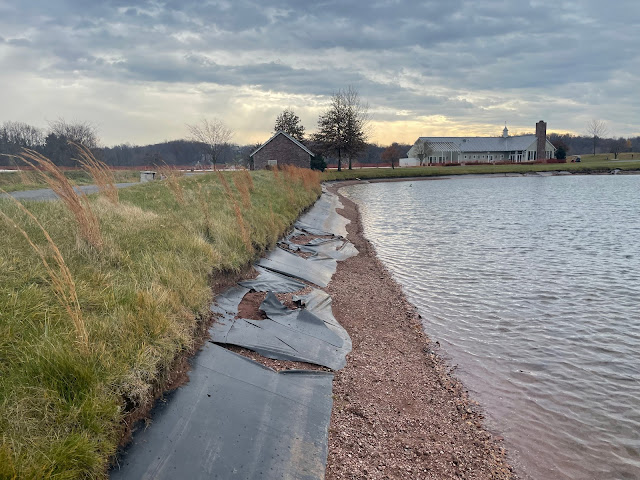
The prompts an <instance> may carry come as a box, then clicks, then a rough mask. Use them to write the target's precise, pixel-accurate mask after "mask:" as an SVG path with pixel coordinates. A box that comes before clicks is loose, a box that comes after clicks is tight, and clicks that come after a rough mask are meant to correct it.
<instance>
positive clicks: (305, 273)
mask: <svg viewBox="0 0 640 480" xmlns="http://www.w3.org/2000/svg"><path fill="white" fill-rule="evenodd" d="M257 264H258V265H259V266H261V267H264V268H266V269H268V270H271V271H274V272H277V273H281V274H283V275H288V276H290V277H296V278H300V279H302V280H306V281H307V282H311V283H313V284H315V285H318V286H320V287H326V286H327V285H329V282H330V281H331V277H332V276H333V274H334V273H336V268H337V261H336V260H335V259H334V258H331V257H328V256H326V255H314V256H311V257H309V258H302V257H300V256H298V255H296V254H295V253H291V252H288V251H287V250H284V249H282V248H274V249H273V250H272V251H270V252H269V253H268V254H267V256H266V257H264V258H261V259H260V260H258V263H257Z"/></svg>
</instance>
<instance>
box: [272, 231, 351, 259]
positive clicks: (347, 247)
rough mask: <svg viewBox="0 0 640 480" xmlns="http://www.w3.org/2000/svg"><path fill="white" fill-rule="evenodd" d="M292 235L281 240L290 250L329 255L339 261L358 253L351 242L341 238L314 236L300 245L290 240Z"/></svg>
mask: <svg viewBox="0 0 640 480" xmlns="http://www.w3.org/2000/svg"><path fill="white" fill-rule="evenodd" d="M292 236H295V235H292ZM292 236H289V237H287V239H285V240H284V241H283V242H282V243H284V244H285V245H287V247H288V248H289V249H290V250H292V251H300V252H305V253H311V254H312V255H320V256H324V257H330V258H333V259H335V260H337V261H339V262H340V261H342V260H346V259H347V258H351V257H354V256H356V255H357V254H358V250H357V249H356V247H355V246H354V245H353V243H351V242H349V241H347V240H344V239H342V238H337V237H336V238H314V239H313V240H311V241H309V242H307V243H305V244H303V245H300V244H297V243H294V242H292V241H291V240H290V239H291V237H292Z"/></svg>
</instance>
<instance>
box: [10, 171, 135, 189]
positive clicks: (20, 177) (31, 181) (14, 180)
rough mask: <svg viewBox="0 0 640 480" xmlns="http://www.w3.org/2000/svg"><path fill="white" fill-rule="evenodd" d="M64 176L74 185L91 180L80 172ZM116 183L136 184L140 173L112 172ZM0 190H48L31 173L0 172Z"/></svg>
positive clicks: (37, 176)
mask: <svg viewBox="0 0 640 480" xmlns="http://www.w3.org/2000/svg"><path fill="white" fill-rule="evenodd" d="M64 174H65V176H66V177H67V178H69V179H70V180H71V181H73V182H74V183H75V184H76V185H91V184H93V183H94V182H93V178H91V176H90V175H89V174H88V173H86V172H84V171H82V170H68V171H65V172H64ZM113 174H114V176H115V179H116V182H117V183H125V182H138V181H139V180H140V172H139V171H137V170H115V171H114V172H113ZM0 188H2V189H4V190H5V191H7V192H17V191H23V190H37V189H39V188H49V186H48V185H47V183H46V182H45V181H44V180H43V179H42V178H41V177H40V176H39V175H36V174H34V173H32V172H28V171H22V172H15V173H13V172H11V173H9V172H0Z"/></svg>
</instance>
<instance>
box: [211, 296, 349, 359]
mask: <svg viewBox="0 0 640 480" xmlns="http://www.w3.org/2000/svg"><path fill="white" fill-rule="evenodd" d="M260 310H262V311H263V312H265V314H266V315H267V318H266V319H264V320H248V319H243V318H239V319H234V318H221V319H218V320H217V321H216V322H215V323H214V324H213V326H212V327H211V329H210V330H209V333H210V335H211V339H212V341H213V342H215V343H219V344H229V345H236V346H239V347H243V348H248V349H249V350H253V351H254V352H257V353H259V354H260V355H262V356H263V357H267V358H273V359H275V360H291V361H296V362H307V363H313V364H315V365H322V366H325V367H328V368H331V369H332V370H339V369H341V368H343V367H344V366H345V364H346V358H345V357H346V355H347V353H349V352H350V351H351V342H350V341H349V342H345V338H344V335H343V334H342V332H336V331H334V330H333V329H332V328H329V327H328V326H327V324H326V323H325V321H324V320H323V319H321V318H320V317H318V316H316V315H314V314H313V313H311V312H310V311H309V310H307V309H305V308H300V309H296V310H289V309H288V308H287V307H285V306H284V305H283V304H282V303H281V302H280V301H279V300H278V299H277V298H276V296H275V295H274V294H273V293H272V292H269V293H268V294H267V297H266V298H265V300H264V302H262V304H261V305H260ZM345 333H346V332H345Z"/></svg>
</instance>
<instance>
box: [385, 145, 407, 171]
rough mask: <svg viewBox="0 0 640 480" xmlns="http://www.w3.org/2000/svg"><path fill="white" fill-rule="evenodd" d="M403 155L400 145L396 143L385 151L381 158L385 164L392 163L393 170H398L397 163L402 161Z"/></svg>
mask: <svg viewBox="0 0 640 480" xmlns="http://www.w3.org/2000/svg"><path fill="white" fill-rule="evenodd" d="M401 155H402V150H400V145H398V144H397V143H396V142H394V143H392V144H391V145H389V146H388V147H387V148H385V149H384V151H383V152H382V154H381V155H380V158H381V159H382V160H383V161H385V162H391V168H392V169H394V168H396V167H395V163H396V162H397V161H398V160H399V159H400V156H401Z"/></svg>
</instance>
